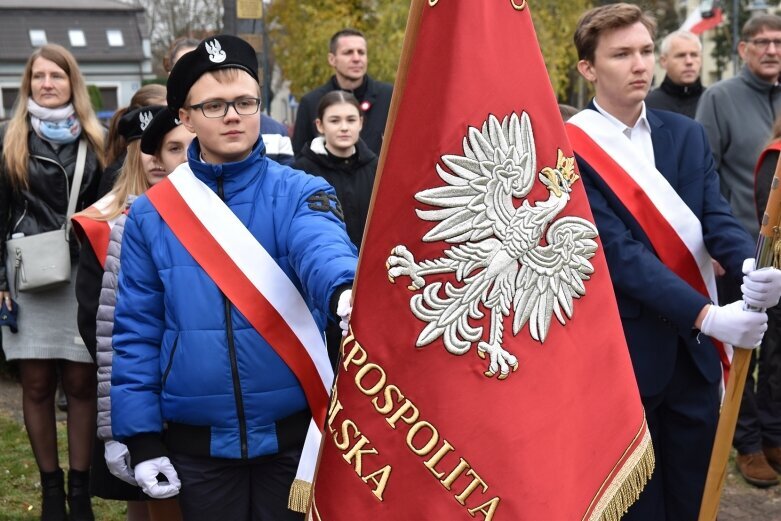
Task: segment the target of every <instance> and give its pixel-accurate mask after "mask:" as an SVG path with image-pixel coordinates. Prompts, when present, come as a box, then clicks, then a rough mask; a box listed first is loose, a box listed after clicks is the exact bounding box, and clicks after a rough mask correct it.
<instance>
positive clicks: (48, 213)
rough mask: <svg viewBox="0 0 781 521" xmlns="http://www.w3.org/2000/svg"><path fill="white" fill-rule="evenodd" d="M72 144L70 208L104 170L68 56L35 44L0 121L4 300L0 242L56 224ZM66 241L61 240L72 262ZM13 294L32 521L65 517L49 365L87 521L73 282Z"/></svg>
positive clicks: (12, 351)
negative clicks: (33, 483)
mask: <svg viewBox="0 0 781 521" xmlns="http://www.w3.org/2000/svg"><path fill="white" fill-rule="evenodd" d="M81 140H83V141H85V142H86V144H87V156H86V162H85V167H84V174H83V179H82V181H81V187H80V189H79V192H78V193H79V196H78V203H77V206H76V208H77V209H78V208H84V207H86V206H89V205H90V204H91V203H92V202H93V201H94V200H95V194H96V192H97V186H98V182H99V180H100V175H101V171H102V169H103V167H104V166H105V163H104V158H103V150H104V147H105V143H104V132H103V128H102V127H101V126H100V124H99V123H98V120H97V118H96V117H95V113H94V112H93V110H92V108H91V106H90V102H89V96H88V94H87V88H86V86H85V84H84V79H83V78H82V76H81V73H80V72H79V67H78V65H77V64H76V60H75V59H74V58H73V56H72V55H71V53H70V52H68V51H67V50H66V49H65V48H63V47H61V46H59V45H44V46H43V47H41V48H39V49H37V50H36V51H35V52H33V54H32V55H31V56H30V58H29V59H28V60H27V64H26V66H25V69H24V75H23V77H22V84H21V87H20V90H19V98H18V100H17V102H16V105H15V106H14V115H13V117H12V118H11V120H10V121H9V122H8V123H7V124H5V125H4V126H2V127H0V147H1V148H2V157H1V158H0V261H2V262H0V298H2V299H3V300H4V301H5V303H6V305H9V306H13V305H14V304H13V302H12V301H11V293H10V292H9V277H10V274H9V273H6V269H5V266H6V264H5V260H6V255H7V252H6V244H5V243H6V240H7V239H8V238H9V237H11V236H12V235H15V236H18V235H17V234H24V235H28V236H29V235H35V234H38V233H43V232H47V231H52V230H56V229H58V228H60V227H62V226H63V224H64V223H65V218H66V210H67V206H68V196H69V192H70V185H71V183H72V181H73V178H74V172H75V168H76V156H77V149H78V146H79V141H81ZM76 246H77V245H76V241H75V240H71V252H72V254H73V257H74V258H75V256H76V254H77V253H78V251H77V248H76ZM74 271H75V263H74ZM72 280H73V279H72ZM14 298H16V299H17V300H18V302H19V308H20V310H21V312H20V314H19V321H20V322H19V333H18V334H14V335H5V336H4V338H3V350H4V351H5V356H6V358H7V359H8V360H19V361H20V363H19V367H20V372H21V379H22V404H23V410H24V422H25V427H26V428H27V434H28V436H29V439H30V445H31V447H32V451H33V454H34V456H35V461H36V463H37V465H38V469H39V471H40V473H41V488H42V506H41V509H42V512H41V519H42V520H46V521H58V520H64V519H66V510H65V498H66V497H65V491H64V477H63V472H62V470H61V469H60V463H59V457H58V454H57V437H56V428H55V415H54V396H55V390H56V388H57V372H58V368H59V371H60V374H61V377H62V383H63V389H64V390H65V394H66V396H67V399H68V422H67V425H68V427H67V429H68V464H69V468H70V471H69V478H68V504H69V507H70V519H71V521H91V520H92V519H94V517H93V514H92V508H91V506H90V499H89V465H90V455H91V449H92V439H93V432H94V430H95V409H96V405H95V403H96V400H95V365H94V362H93V359H92V357H91V356H90V354H89V352H88V351H87V349H86V347H85V346H84V345H83V343H82V342H81V341H80V339H78V333H77V331H76V320H75V319H76V316H75V314H76V305H75V304H76V302H75V298H74V292H73V286H72V285H71V284H66V285H60V286H58V287H57V288H55V289H51V290H47V291H42V292H36V293H20V294H19V295H14Z"/></svg>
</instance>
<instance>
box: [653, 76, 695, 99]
mask: <svg viewBox="0 0 781 521" xmlns="http://www.w3.org/2000/svg"><path fill="white" fill-rule="evenodd" d="M659 88H660V89H661V90H662V91H664V92H666V93H667V94H669V95H671V96H675V97H676V98H692V97H695V96H699V95H700V94H702V91H703V90H705V88H704V87H703V86H702V82H701V81H700V78H697V81H695V82H694V83H692V84H691V85H678V84H677V83H673V80H671V79H670V77H669V76H665V77H664V80H663V81H662V84H661V85H659Z"/></svg>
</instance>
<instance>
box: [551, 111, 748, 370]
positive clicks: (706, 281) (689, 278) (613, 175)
mask: <svg viewBox="0 0 781 521" xmlns="http://www.w3.org/2000/svg"><path fill="white" fill-rule="evenodd" d="M566 128H567V134H568V135H569V139H570V143H572V146H573V148H574V150H575V152H576V153H577V154H578V155H579V156H580V157H582V158H583V159H584V160H585V161H586V162H587V163H588V164H589V165H591V166H592V167H593V168H594V169H595V170H596V171H597V172H598V173H599V176H600V177H601V178H602V180H604V181H605V182H606V183H607V184H608V186H610V189H611V190H612V191H613V192H614V193H615V194H616V196H618V198H619V199H620V200H621V202H622V203H623V204H624V206H626V208H627V210H629V212H630V213H631V214H632V215H633V216H634V218H635V219H637V222H638V224H639V225H640V227H641V228H642V229H643V231H644V232H645V234H646V235H647V236H648V239H649V240H650V241H651V244H652V245H653V247H654V250H655V251H656V253H657V254H658V255H659V258H660V259H661V261H662V262H663V263H664V264H665V265H666V266H667V267H668V268H670V269H671V270H672V271H673V272H674V273H675V274H676V275H678V276H679V277H680V278H681V279H683V280H685V281H686V282H687V283H688V284H689V285H690V286H691V287H693V288H694V289H696V290H697V291H699V292H700V293H702V294H703V295H705V296H706V297H708V298H710V299H711V300H712V301H713V302H717V301H718V299H717V295H716V277H715V273H714V271H713V262H712V258H711V256H710V254H709V253H708V250H707V248H706V247H705V242H704V240H703V237H702V223H701V222H700V220H699V218H697V216H696V215H694V213H693V212H692V211H691V209H690V208H689V207H688V206H687V205H686V203H684V202H683V200H682V199H681V198H680V196H679V195H678V193H677V192H676V191H675V190H674V189H673V187H672V186H671V185H670V183H669V182H668V181H667V179H665V177H664V176H663V175H662V174H661V173H660V172H659V170H657V169H656V167H655V166H654V165H653V164H651V163H650V161H648V160H647V159H646V157H645V155H644V154H643V153H642V151H641V150H639V148H638V147H637V146H636V145H635V144H634V143H633V142H632V141H630V140H629V139H627V137H626V136H625V135H624V134H623V133H622V132H621V131H620V130H619V129H618V127H616V126H615V125H614V124H613V123H611V122H610V121H608V120H607V119H606V118H605V117H604V116H603V115H602V114H600V113H599V112H598V111H596V110H583V111H581V112H579V113H578V114H576V115H575V116H573V117H572V118H571V119H570V120H569V121H568V123H567V125H566ZM714 343H715V344H716V346H717V348H718V350H719V357H720V358H721V363H722V366H723V368H724V377H725V380H726V377H727V373H728V371H729V366H730V362H731V360H732V346H730V345H728V344H723V343H721V342H719V341H717V340H715V339H714Z"/></svg>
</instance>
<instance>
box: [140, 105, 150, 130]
mask: <svg viewBox="0 0 781 521" xmlns="http://www.w3.org/2000/svg"><path fill="white" fill-rule="evenodd" d="M151 121H152V113H151V112H149V111H148V110H147V111H146V112H139V114H138V122H139V124H140V125H141V130H142V131H144V130H146V127H147V126H149V123H150V122H151Z"/></svg>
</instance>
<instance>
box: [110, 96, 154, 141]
mask: <svg viewBox="0 0 781 521" xmlns="http://www.w3.org/2000/svg"><path fill="white" fill-rule="evenodd" d="M164 108H165V106H164V105H150V106H148V107H138V108H135V109H132V110H128V111H127V112H126V113H125V114H124V115H123V116H122V117H121V118H119V128H118V129H117V130H118V131H119V134H120V135H121V136H122V137H123V138H125V141H127V142H128V143H130V142H131V141H135V140H136V139H140V138H141V134H142V133H143V132H144V129H145V128H146V127H147V125H149V123H150V122H151V121H152V118H154V116H155V114H157V113H158V112H160V111H161V110H163V109H164Z"/></svg>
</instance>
